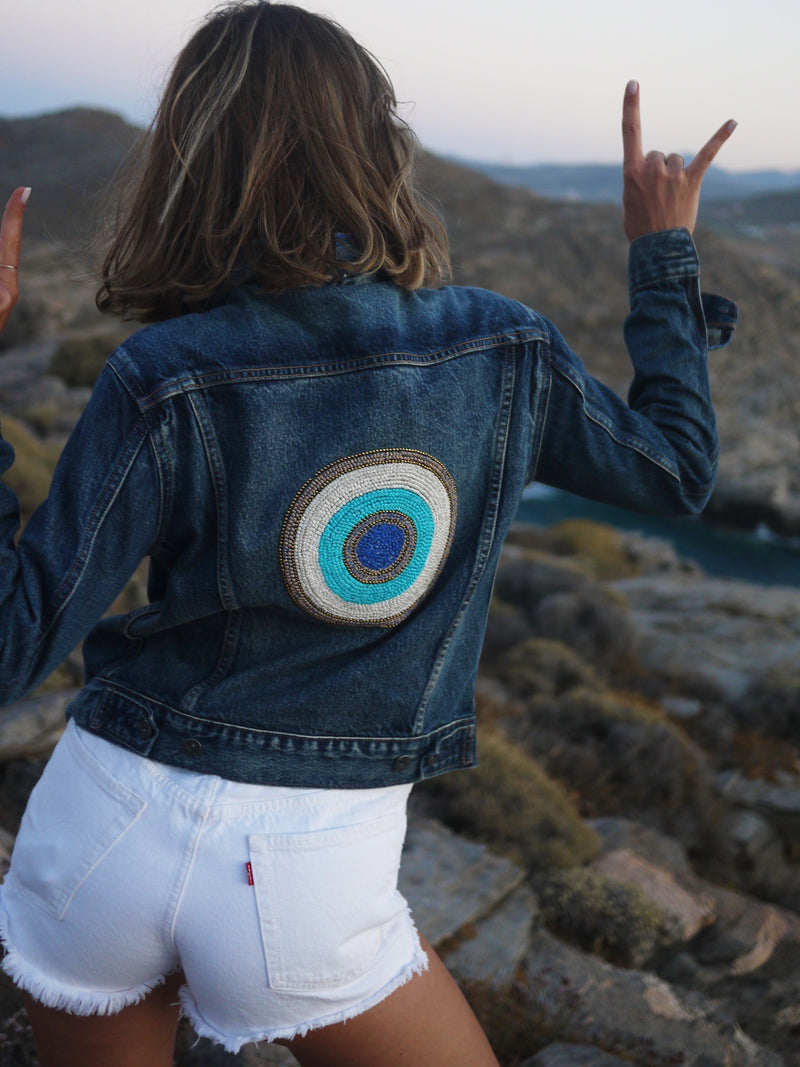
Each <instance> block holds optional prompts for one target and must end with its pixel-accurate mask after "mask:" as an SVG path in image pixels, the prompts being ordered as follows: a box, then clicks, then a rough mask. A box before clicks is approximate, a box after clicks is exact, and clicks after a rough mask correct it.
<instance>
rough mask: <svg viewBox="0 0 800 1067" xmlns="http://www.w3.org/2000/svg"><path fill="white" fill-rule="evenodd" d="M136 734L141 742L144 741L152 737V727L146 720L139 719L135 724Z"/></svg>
mask: <svg viewBox="0 0 800 1067" xmlns="http://www.w3.org/2000/svg"><path fill="white" fill-rule="evenodd" d="M136 732H137V734H138V735H139V737H141V739H142V741H146V740H147V739H148V737H152V736H153V727H152V726H151V725H150V723H149V722H148V721H147V719H139V721H138V722H137V723H136Z"/></svg>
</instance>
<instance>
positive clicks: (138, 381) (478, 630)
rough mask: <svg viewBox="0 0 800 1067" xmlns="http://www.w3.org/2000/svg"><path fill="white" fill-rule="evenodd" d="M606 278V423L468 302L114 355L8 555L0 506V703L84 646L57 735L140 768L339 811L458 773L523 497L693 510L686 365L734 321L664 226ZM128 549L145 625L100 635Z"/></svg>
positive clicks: (491, 307) (205, 317)
mask: <svg viewBox="0 0 800 1067" xmlns="http://www.w3.org/2000/svg"><path fill="white" fill-rule="evenodd" d="M629 274H630V290H631V306H632V310H631V314H630V316H629V317H628V319H627V320H626V324H625V338H626V342H627V345H628V349H629V352H630V356H631V359H632V361H633V366H634V377H633V383H632V385H631V390H630V396H629V406H626V405H625V404H624V403H623V402H622V401H621V400H620V399H618V398H617V396H616V395H615V394H613V393H612V392H610V391H609V390H608V389H606V388H605V387H604V386H603V385H601V384H599V383H598V382H597V381H595V380H594V379H593V378H591V377H589V376H588V374H587V373H586V371H585V370H584V368H583V365H582V364H581V362H580V361H579V360H578V359H577V358H576V357H575V356H574V355H573V354H572V352H571V351H570V350H569V348H567V346H566V344H565V343H564V341H563V340H562V338H561V336H560V335H559V334H558V332H557V331H556V330H555V328H554V327H553V326H552V325H551V324H550V323H548V322H547V321H546V320H545V319H543V318H541V317H540V316H539V315H537V314H536V313H535V312H533V311H530V310H529V309H527V308H525V307H523V306H522V305H521V304H518V303H515V302H513V301H511V300H507V299H505V298H503V297H501V296H498V295H496V294H494V293H490V292H486V291H483V290H478V289H468V288H457V287H451V288H444V289H440V290H421V291H417V292H408V291H406V290H404V289H402V288H399V287H398V286H397V285H395V284H393V283H392V282H390V281H386V280H381V279H378V278H374V277H364V276H360V277H354V276H347V275H345V276H343V278H342V280H341V281H339V282H338V283H334V284H330V285H327V286H323V287H320V288H309V289H295V290H290V291H288V292H286V293H283V294H282V295H279V296H265V295H264V294H263V293H260V292H258V291H257V290H256V289H255V288H254V287H252V286H250V285H247V284H243V285H241V286H239V287H238V288H235V289H234V290H232V291H231V292H230V294H229V296H228V297H227V298H226V299H225V300H224V301H222V302H221V303H220V304H219V305H218V306H216V307H214V308H211V309H209V310H206V311H204V312H203V313H200V314H187V315H184V316H181V317H179V318H175V319H171V320H169V321H167V322H163V323H159V324H156V325H153V326H149V327H147V328H145V329H142V330H140V331H138V332H137V333H135V334H134V335H133V336H132V337H131V338H129V340H127V341H126V342H125V343H124V344H123V345H122V346H121V347H120V348H119V349H117V350H116V351H115V352H114V353H113V354H112V355H111V357H110V358H109V360H108V363H107V366H106V367H105V369H104V370H103V373H102V374H101V376H100V379H99V380H98V382H97V385H96V387H95V389H94V392H93V394H92V397H91V400H90V401H89V404H88V406H87V408H86V410H85V412H84V414H83V416H82V418H81V420H80V422H79V424H78V426H77V427H76V429H75V431H74V433H73V435H72V437H71V438H70V440H69V442H68V444H67V446H66V448H65V450H64V452H63V455H62V457H61V459H60V462H59V464H58V468H57V470H56V473H55V476H54V479H53V485H52V490H51V493H50V496H49V499H48V500H47V502H46V503H44V504H43V505H42V506H41V507H40V508H39V509H38V510H37V511H36V513H35V514H34V515H33V517H32V518H31V519H30V522H29V523H28V526H27V528H26V529H25V531H24V534H23V536H22V537H21V539H20V540H19V542H18V544H16V545H15V543H14V537H15V532H16V530H17V525H18V516H17V503H16V500H15V498H14V496H13V494H12V493H11V492H10V491H9V490H8V489H7V488H5V487H3V488H2V489H1V490H0V494H1V495H0V524H1V525H0V531H1V532H2V542H1V543H2V549H1V551H2V557H1V559H0V613H1V614H0V626H1V627H2V629H1V630H0V632H1V633H2V651H1V652H0V699H2V700H3V701H4V702H8V701H11V700H14V699H16V698H18V697H21V696H22V695H23V694H24V693H26V692H27V691H29V690H30V689H31V688H32V687H33V686H34V685H35V684H36V683H37V682H39V681H40V680H41V679H42V678H44V677H45V676H46V675H47V674H48V673H49V672H50V671H51V670H52V669H53V668H54V667H55V666H56V665H57V664H58V663H59V662H60V661H61V660H62V659H63V658H64V656H65V655H67V654H68V653H69V651H70V650H71V649H72V648H73V647H74V646H75V645H76V644H77V643H78V642H79V641H80V640H81V639H83V638H85V642H84V658H85V664H86V684H85V686H84V688H83V689H82V691H81V693H80V694H79V696H78V697H77V698H76V699H75V700H74V701H73V703H72V704H71V706H70V709H69V714H70V715H71V716H72V717H74V718H75V719H76V720H77V722H78V723H79V724H81V725H82V726H84V727H86V728H88V729H89V730H92V731H94V732H96V733H98V734H101V735H102V736H104V737H106V738H109V739H110V740H112V741H114V742H116V743H118V744H120V745H124V746H125V747H127V748H129V749H132V750H133V751H135V752H139V753H141V754H142V755H143V756H149V757H151V758H152V759H155V760H160V761H162V762H165V763H170V764H176V765H179V766H184V767H190V768H192V769H194V770H197V771H202V772H206V773H214V774H220V775H223V776H225V777H228V778H233V779H239V780H244V781H251V782H262V783H271V784H274V785H292V786H322V787H346V788H355V787H372V786H381V785H387V784H397V783H400V782H408V781H412V780H415V779H418V778H422V777H427V776H430V775H433V774H438V773H440V772H442V771H446V770H449V769H452V768H455V767H463V766H468V765H470V764H472V763H473V762H474V730H475V727H474V718H473V687H474V681H475V672H476V667H477V662H478V655H479V652H480V647H481V640H482V636H483V632H484V625H485V620H486V614H487V609H488V605H489V598H490V595H491V589H492V582H493V578H494V574H495V568H496V565H497V561H498V555H499V552H500V547H501V544H502V541H503V537H504V535H505V534H506V532H507V530H508V528H509V526H510V525H511V523H512V521H513V519H514V516H515V513H516V511H517V506H518V504H519V500H520V496H521V494H522V491H523V488H524V487H525V486H526V485H527V484H528V483H529V482H531V481H532V480H533V479H534V478H536V479H538V480H540V481H542V482H545V483H547V484H549V485H553V486H561V487H563V488H565V489H569V490H571V491H573V492H576V493H581V494H583V495H585V496H590V497H593V498H595V499H598V500H603V501H609V502H611V503H614V504H622V505H625V506H627V507H630V508H634V509H639V510H642V511H647V512H654V513H665V514H674V513H681V512H684V513H685V512H695V511H697V510H698V509H699V508H701V507H702V506H703V504H704V503H705V501H706V499H707V497H708V495H709V492H710V490H711V488H712V484H713V481H714V474H715V466H716V459H717V438H716V432H715V423H714V415H713V411H712V408H711V403H710V401H709V394H708V380H707V366H706V356H707V347H708V346H709V341H710V342H711V344H718V343H724V342H725V341H726V340H727V339H728V337H729V335H730V332H731V329H732V326H733V322H734V321H735V316H736V309H735V306H734V305H732V304H731V303H730V302H727V301H722V300H720V299H719V298H711V297H703V298H701V296H700V290H699V285H698V265H697V258H696V253H695V249H694V245H693V243H692V240H691V237H690V236H689V234H688V233H687V232H686V231H669V232H666V233H661V234H656V235H651V236H648V237H645V238H641V239H640V240H638V241H637V242H635V243H634V244H633V246H632V248H631V252H630V266H629ZM12 459H13V452H12V449H11V447H10V446H9V445H8V444H7V443H5V442H0V471H4V470H6V469H7V468H8V466H9V465H10V463H11V462H12ZM145 556H149V557H150V572H149V580H148V593H149V601H150V602H149V604H148V605H147V606H146V607H144V608H141V609H139V610H137V611H133V612H131V613H129V614H127V615H124V616H111V617H105V618H103V617H102V616H103V613H104V612H105V611H106V610H107V609H108V606H109V604H110V603H111V602H112V601H113V599H114V598H115V597H116V596H117V594H118V593H119V592H120V590H121V589H122V587H123V586H124V584H125V582H126V581H127V579H128V578H129V576H130V575H131V573H132V571H133V570H134V568H135V567H136V566H137V564H138V563H139V562H140V560H141V559H142V558H143V557H145Z"/></svg>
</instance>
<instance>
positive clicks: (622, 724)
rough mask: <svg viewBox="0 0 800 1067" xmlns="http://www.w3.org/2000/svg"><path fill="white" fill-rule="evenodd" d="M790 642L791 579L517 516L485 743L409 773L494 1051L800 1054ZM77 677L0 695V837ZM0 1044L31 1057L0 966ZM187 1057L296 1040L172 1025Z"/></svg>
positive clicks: (542, 1063)
mask: <svg viewBox="0 0 800 1067" xmlns="http://www.w3.org/2000/svg"><path fill="white" fill-rule="evenodd" d="M798 663H800V590H781V589H766V588H763V587H752V586H747V585H745V584H743V583H737V582H729V581H723V580H719V579H707V578H705V577H704V576H703V575H702V573H700V572H699V571H698V570H697V568H696V567H694V566H692V565H689V564H686V563H685V562H683V561H681V560H680V559H678V558H676V556H675V554H674V552H673V551H672V550H671V549H670V548H669V547H668V546H666V545H665V544H663V543H660V542H658V541H653V540H646V539H643V538H641V537H640V536H638V535H633V534H620V533H617V532H615V531H612V530H610V529H608V528H605V527H599V526H595V525H594V524H591V523H587V522H583V521H572V522H569V523H564V524H561V525H560V526H557V527H554V528H552V529H549V530H539V529H534V528H530V527H528V528H518V529H516V530H514V531H512V535H511V537H510V538H509V543H508V544H507V546H506V548H505V549H504V553H503V557H502V560H501V565H500V569H499V573H498V579H497V584H496V593H495V598H494V601H493V606H492V611H491V616H490V621H489V627H488V631H487V635H486V642H485V647H484V654H483V658H482V662H481V670H480V676H479V682H478V687H477V691H476V703H477V708H478V717H479V737H478V757H479V765H478V767H477V769H474V770H468V771H459V772H455V773H451V774H448V775H444V776H442V777H439V778H434V779H431V780H429V781H428V782H426V783H423V784H422V785H420V786H417V787H416V788H415V789H414V792H413V794H412V804H411V811H410V820H409V832H408V837H407V840H406V846H405V850H404V854H403V861H402V865H401V879H400V885H401V889H402V891H403V893H404V894H405V896H406V897H407V899H408V901H409V903H410V904H411V907H412V911H413V913H414V916H415V919H416V921H417V923H418V925H419V927H420V929H421V930H422V931H423V933H424V934H425V936H426V937H427V938H428V940H429V941H431V943H432V944H434V945H435V946H436V947H437V949H438V951H439V952H440V953H441V954H442V955H443V957H444V958H445V960H446V962H447V964H448V966H449V968H450V969H451V971H452V972H453V974H454V975H455V976H456V978H457V979H458V980H459V982H460V983H461V985H462V988H463V989H464V991H465V993H466V995H467V997H468V998H469V1000H470V1001H471V1003H472V1005H473V1007H474V1009H475V1011H476V1012H477V1014H478V1016H479V1018H480V1019H481V1022H482V1023H483V1025H484V1027H485V1028H486V1030H487V1032H488V1033H489V1036H490V1040H491V1041H492V1044H493V1046H494V1048H495V1050H496V1053H497V1056H498V1058H499V1060H500V1064H501V1067H625V1065H626V1064H628V1065H630V1064H635V1065H638V1067H679V1065H683V1067H800V1045H798V1041H797V1035H798V1032H800V1010H798V1005H797V990H798V988H800V852H799V851H798V845H797V841H798V830H799V829H800V750H798V744H797V742H798V736H800V734H799V733H798V726H799V725H800V672H799V671H798ZM79 682H80V670H79V665H78V664H77V663H75V662H71V663H69V664H67V665H65V668H64V670H63V671H62V677H61V679H60V682H59V684H66V685H68V686H74V685H76V684H78V683H79ZM70 695H71V694H70V692H60V691H59V692H45V693H42V694H40V695H39V696H38V697H36V698H34V699H31V700H28V701H24V702H21V703H20V704H17V705H15V706H12V707H10V708H7V709H5V710H4V714H3V717H2V720H0V856H1V854H2V850H3V849H6V850H8V849H9V848H10V847H11V846H12V844H13V835H14V833H15V831H16V828H17V823H18V820H19V815H20V812H21V809H22V806H23V804H24V800H25V796H26V795H27V793H28V791H29V790H30V788H31V786H32V785H33V783H34V782H35V780H36V778H37V776H38V774H39V773H40V771H41V769H42V767H43V765H44V761H45V759H46V757H47V754H48V753H49V751H50V750H51V749H52V746H53V744H54V743H55V740H56V739H57V737H58V736H59V734H60V733H61V731H62V729H63V723H64V707H65V704H66V703H67V702H68V700H69V698H70ZM0 1062H2V1063H4V1064H8V1065H9V1067H12V1065H18V1067H35V1064H36V1060H35V1058H34V1054H33V1052H32V1049H31V1045H30V1033H29V1030H28V1028H27V1024H26V1020H25V1016H24V1014H23V1013H21V1012H20V1004H19V997H18V995H17V993H16V991H15V990H13V988H12V987H10V985H9V983H8V980H7V979H5V978H3V977H2V976H0ZM176 1063H177V1064H179V1065H180V1067H211V1065H217V1067H278V1065H286V1067H289V1065H291V1064H294V1063H295V1061H294V1059H293V1058H292V1057H291V1056H290V1055H289V1054H288V1053H287V1052H286V1051H285V1050H283V1049H280V1048H278V1047H275V1046H269V1045H263V1044H262V1045H248V1046H246V1047H245V1048H244V1049H243V1050H242V1051H241V1052H240V1053H239V1054H237V1055H236V1056H233V1055H228V1054H225V1053H223V1052H222V1051H221V1050H219V1049H214V1048H212V1047H210V1045H209V1043H208V1042H199V1043H198V1042H197V1041H196V1039H195V1037H194V1035H192V1034H191V1032H190V1031H189V1029H188V1028H185V1029H184V1030H183V1031H182V1033H181V1040H180V1047H179V1051H178V1056H177V1059H176Z"/></svg>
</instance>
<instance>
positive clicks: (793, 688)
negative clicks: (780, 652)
mask: <svg viewBox="0 0 800 1067" xmlns="http://www.w3.org/2000/svg"><path fill="white" fill-rule="evenodd" d="M731 711H732V712H733V714H734V716H735V718H736V720H737V722H738V723H739V724H740V726H742V727H743V728H744V729H751V730H756V731H759V732H761V733H763V734H766V735H767V736H768V737H778V738H783V739H784V740H787V741H793V742H794V743H795V744H800V672H796V673H790V672H771V673H769V674H767V675H766V676H764V677H763V678H761V679H759V680H758V681H757V682H755V683H754V684H753V685H752V686H751V688H750V690H749V691H748V692H747V693H746V694H745V696H744V697H743V698H742V700H740V701H739V702H738V703H737V704H736V705H735V706H734V707H732V708H731Z"/></svg>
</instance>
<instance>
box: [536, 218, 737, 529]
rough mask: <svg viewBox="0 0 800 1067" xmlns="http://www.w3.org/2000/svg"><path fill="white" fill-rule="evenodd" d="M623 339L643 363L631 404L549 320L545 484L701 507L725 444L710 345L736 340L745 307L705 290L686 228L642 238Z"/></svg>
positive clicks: (661, 510) (642, 506)
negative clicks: (712, 386) (595, 374)
mask: <svg viewBox="0 0 800 1067" xmlns="http://www.w3.org/2000/svg"><path fill="white" fill-rule="evenodd" d="M628 281H629V288H630V303H631V310H630V314H629V315H628V317H627V319H626V320H625V329H624V334H625V342H626V345H627V348H628V354H629V356H630V359H631V362H632V364H633V372H634V374H633V381H632V383H631V386H630V390H629V393H628V404H627V405H626V404H625V403H624V401H623V400H621V399H620V398H619V397H618V396H617V395H616V393H614V392H613V391H612V390H610V389H608V388H607V387H606V386H604V385H602V383H600V382H598V381H597V380H596V379H594V378H592V377H591V376H590V375H589V374H587V372H586V369H585V368H584V366H583V364H582V363H581V361H580V360H579V359H578V358H577V357H576V356H575V355H574V354H573V353H572V352H571V351H570V350H569V348H568V347H567V345H566V343H565V341H564V339H563V338H562V337H561V335H560V334H559V333H558V331H557V330H556V329H555V327H554V326H553V325H552V324H550V323H547V322H545V326H546V330H547V333H548V336H549V343H548V342H545V349H544V352H543V357H544V362H545V378H546V379H547V380H548V384H549V395H548V399H547V410H546V415H545V418H544V424H543V427H542V433H541V448H540V453H539V456H538V457H537V459H538V461H537V462H535V463H534V467H533V469H532V470H531V471H530V472H529V473H530V475H531V476H532V477H535V478H536V480H537V481H540V482H543V483H545V484H547V485H552V486H555V487H557V488H561V489H566V490H569V491H570V492H573V493H577V494H579V495H581V496H585V497H589V498H591V499H593V500H599V501H602V502H603V503H608V504H616V505H618V506H621V507H626V508H629V509H631V510H634V511H642V512H649V513H652V514H663V515H670V514H673V515H674V514H685V513H688V514H692V513H696V512H698V511H700V510H701V509H702V508H703V506H704V505H705V503H706V501H707V500H708V498H709V496H710V494H711V490H712V489H713V486H714V480H715V477H716V469H717V457H718V453H719V443H718V439H717V431H716V420H715V418H714V410H713V408H712V405H711V398H710V394H709V385H708V361H707V356H708V350H709V348H711V347H719V346H720V345H722V344H725V343H727V341H728V340H729V339H730V336H731V333H732V331H733V327H734V325H735V322H736V306H735V304H733V303H731V302H730V301H728V300H724V299H722V298H720V297H713V296H702V295H701V293H700V286H699V265H698V260H697V252H696V249H695V246H694V242H693V241H692V238H691V235H690V234H689V232H688V231H687V230H669V231H666V232H663V233H657V234H649V235H647V236H646V237H641V238H639V239H638V240H636V241H634V242H633V243H632V245H631V248H630V256H629V263H628Z"/></svg>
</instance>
